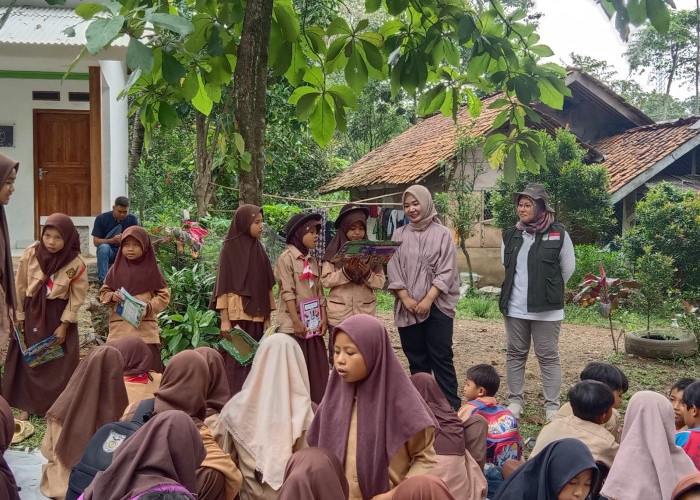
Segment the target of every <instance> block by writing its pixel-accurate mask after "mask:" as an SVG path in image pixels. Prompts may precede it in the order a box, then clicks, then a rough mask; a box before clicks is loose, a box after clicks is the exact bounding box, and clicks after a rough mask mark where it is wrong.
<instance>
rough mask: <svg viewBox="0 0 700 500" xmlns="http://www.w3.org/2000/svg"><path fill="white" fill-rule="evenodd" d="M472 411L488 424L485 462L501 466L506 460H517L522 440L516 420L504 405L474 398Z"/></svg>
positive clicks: (520, 451) (470, 402)
mask: <svg viewBox="0 0 700 500" xmlns="http://www.w3.org/2000/svg"><path fill="white" fill-rule="evenodd" d="M469 404H471V405H474V406H475V408H474V411H473V413H478V414H479V415H482V416H483V417H484V418H485V419H486V422H487V424H488V431H487V433H486V463H490V464H494V465H497V466H498V467H502V466H503V463H504V462H505V461H506V460H510V459H511V458H512V459H515V460H519V459H520V458H521V456H522V453H523V440H522V438H521V437H520V430H519V429H518V420H517V419H516V418H515V416H514V415H513V413H512V412H511V411H510V410H509V409H508V408H506V407H505V406H502V405H499V404H488V403H484V402H483V401H479V400H478V399H475V400H473V401H469Z"/></svg>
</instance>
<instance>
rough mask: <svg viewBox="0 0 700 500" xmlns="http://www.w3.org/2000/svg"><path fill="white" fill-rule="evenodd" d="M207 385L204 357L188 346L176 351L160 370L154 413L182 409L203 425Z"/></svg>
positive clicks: (206, 368) (207, 370)
mask: <svg viewBox="0 0 700 500" xmlns="http://www.w3.org/2000/svg"><path fill="white" fill-rule="evenodd" d="M122 385H123V384H122ZM208 385H209V367H208V366H207V362H206V361H205V359H204V357H202V356H201V355H200V354H198V353H196V352H194V351H190V350H188V351H181V352H178V353H177V354H176V355H175V356H173V357H172V358H170V361H169V362H168V366H166V367H165V371H163V378H162V379H161V381H160V388H159V389H158V390H157V391H156V392H155V398H156V401H155V405H154V413H160V412H163V411H167V410H181V411H184V412H185V413H187V414H188V415H189V416H190V417H192V420H194V423H195V424H197V425H198V426H200V425H202V423H203V421H204V419H205V418H206V416H207V387H208Z"/></svg>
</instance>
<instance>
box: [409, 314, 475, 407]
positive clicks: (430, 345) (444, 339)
mask: <svg viewBox="0 0 700 500" xmlns="http://www.w3.org/2000/svg"><path fill="white" fill-rule="evenodd" d="M453 323H454V320H453V319H452V318H450V317H449V316H448V315H446V314H445V313H443V312H442V311H441V310H440V309H438V308H437V306H435V305H434V304H433V305H432V306H431V307H430V315H429V316H428V319H426V320H425V321H423V322H422V323H418V324H416V325H411V326H404V327H399V335H400V337H401V348H402V349H403V352H404V354H406V357H407V358H408V364H409V369H410V370H411V375H413V374H414V373H420V372H426V373H432V374H433V375H434V376H435V380H436V381H437V383H438V385H439V386H440V389H441V390H442V392H443V394H444V395H445V397H446V398H447V401H448V402H449V403H450V405H451V406H452V407H453V408H454V409H455V410H458V409H459V407H460V406H461V404H462V401H461V399H460V398H459V396H458V395H457V374H456V373H455V367H454V363H453V362H452V357H453V354H452V328H453Z"/></svg>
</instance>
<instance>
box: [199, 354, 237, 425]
mask: <svg viewBox="0 0 700 500" xmlns="http://www.w3.org/2000/svg"><path fill="white" fill-rule="evenodd" d="M194 352H196V353H198V354H199V355H200V356H202V357H203V358H204V360H205V361H206V362H207V367H208V368H209V386H208V387H207V416H206V418H205V419H204V423H205V424H206V425H207V427H209V428H211V427H212V426H213V425H214V424H215V423H216V421H217V420H218V419H219V417H218V416H219V413H221V409H222V408H223V407H224V405H225V404H226V403H228V400H229V399H231V391H230V390H229V388H228V380H226V369H225V368H224V359H223V357H222V356H221V354H219V353H218V352H217V351H216V350H214V349H212V348H211V347H198V348H196V349H195V350H194Z"/></svg>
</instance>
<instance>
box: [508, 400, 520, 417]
mask: <svg viewBox="0 0 700 500" xmlns="http://www.w3.org/2000/svg"><path fill="white" fill-rule="evenodd" d="M508 410H510V412H511V413H512V414H513V416H514V417H515V418H520V414H521V413H522V412H523V406H522V405H521V404H520V403H511V404H509V405H508Z"/></svg>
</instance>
